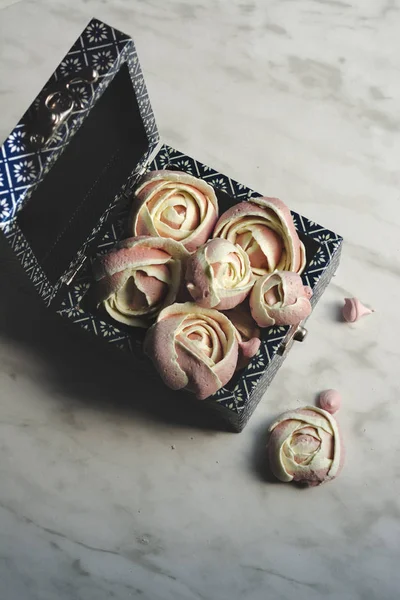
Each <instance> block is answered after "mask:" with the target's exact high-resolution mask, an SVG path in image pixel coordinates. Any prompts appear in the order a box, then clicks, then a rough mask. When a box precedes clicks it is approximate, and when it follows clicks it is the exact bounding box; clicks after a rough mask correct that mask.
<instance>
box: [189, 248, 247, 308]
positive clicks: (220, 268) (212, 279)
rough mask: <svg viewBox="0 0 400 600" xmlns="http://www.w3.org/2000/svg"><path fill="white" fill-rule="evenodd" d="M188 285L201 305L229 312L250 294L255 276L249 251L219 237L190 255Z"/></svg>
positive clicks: (193, 296)
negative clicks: (248, 254)
mask: <svg viewBox="0 0 400 600" xmlns="http://www.w3.org/2000/svg"><path fill="white" fill-rule="evenodd" d="M186 282H187V283H186V287H187V289H188V291H189V293H190V295H191V296H192V298H193V300H194V301H195V302H196V303H197V304H199V306H204V307H205V308H216V309H218V310H228V309H230V308H234V307H235V306H237V305H238V304H240V303H241V302H243V300H244V299H245V298H246V296H247V295H248V294H249V293H250V290H251V288H252V287H253V284H254V276H253V274H252V272H251V267H250V261H249V257H248V256H247V254H246V252H245V251H244V250H243V249H242V248H241V247H240V246H235V244H232V242H228V240H223V239H220V238H216V239H214V240H209V241H208V242H206V244H204V245H203V246H201V247H200V248H198V249H197V250H196V252H195V253H194V254H192V255H191V257H190V258H189V260H188V263H187V268H186Z"/></svg>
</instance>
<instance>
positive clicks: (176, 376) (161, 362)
mask: <svg viewBox="0 0 400 600" xmlns="http://www.w3.org/2000/svg"><path fill="white" fill-rule="evenodd" d="M144 351H145V353H146V354H147V355H148V356H149V357H150V358H151V360H152V361H153V363H154V365H155V367H156V369H157V370H158V372H159V374H160V375H161V377H162V379H163V380H164V382H165V383H166V385H168V387H170V388H172V389H173V390H181V389H186V390H189V391H191V392H194V393H195V394H196V396H197V398H198V399H199V400H204V399H205V398H208V396H211V395H212V394H214V393H215V392H217V391H218V390H219V389H220V388H221V387H223V386H224V385H225V384H226V383H228V381H229V380H230V379H231V377H232V375H233V374H234V372H235V367H236V363H237V360H238V338H237V333H236V330H235V327H234V326H233V324H232V323H231V321H230V320H229V319H228V318H227V317H226V316H225V315H223V314H222V313H220V312H218V311H217V310H214V309H207V308H201V307H200V306H198V305H197V304H195V303H194V302H185V303H184V304H173V305H172V306H168V307H167V308H164V310H163V311H161V313H160V314H159V315H158V318H157V322H156V323H155V324H154V325H153V326H152V327H151V328H150V329H149V330H148V332H147V334H146V338H145V342H144Z"/></svg>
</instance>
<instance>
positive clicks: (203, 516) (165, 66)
mask: <svg viewBox="0 0 400 600" xmlns="http://www.w3.org/2000/svg"><path fill="white" fill-rule="evenodd" d="M0 8H1V10H0V114H1V120H0V138H2V139H3V138H4V137H5V136H6V135H7V134H8V132H9V131H10V130H11V128H12V127H13V126H14V124H15V123H16V122H17V121H18V119H19V118H20V116H21V114H22V113H23V112H24V110H25V108H26V107H27V106H28V105H29V104H30V102H31V100H32V99H33V97H34V96H36V94H37V92H38V91H39V89H40V88H41V87H42V85H43V83H44V82H45V81H46V79H47V78H48V76H49V75H50V74H51V73H52V71H53V70H54V67H55V66H56V65H57V64H58V62H59V61H60V60H61V58H62V57H63V56H64V54H65V52H66V51H67V50H68V48H69V47H70V45H71V43H72V41H73V40H75V39H76V37H77V36H78V35H79V34H80V32H81V30H82V29H83V27H84V26H85V25H86V23H87V21H88V20H89V19H90V18H91V17H92V16H97V17H99V18H100V19H103V20H105V21H107V22H109V23H110V24H112V25H114V26H115V27H117V28H120V29H122V30H124V31H126V32H127V33H129V34H131V35H132V36H133V37H134V38H135V41H136V43H137V46H138V50H139V53H140V59H141V62H142V66H143V69H144V72H145V75H146V81H147V83H148V87H149V91H150V95H151V98H152V103H153V106H154V109H155V113H156V116H157V120H158V124H159V128H160V131H161V134H162V136H163V138H164V139H165V141H166V142H168V143H170V144H171V145H174V146H176V147H178V148H181V149H182V150H184V151H186V152H187V153H188V154H191V155H194V156H196V157H197V158H199V159H200V160H203V161H204V162H205V163H207V164H210V165H214V166H215V167H216V168H217V169H219V170H221V171H224V172H226V173H227V174H229V175H232V176H233V177H235V178H236V179H238V180H239V181H243V182H244V183H246V184H248V185H249V186H251V187H253V188H254V189H257V190H260V191H264V192H265V193H266V194H268V195H276V196H279V197H281V198H282V199H283V200H285V201H286V202H287V203H288V204H289V205H290V206H291V207H292V208H293V209H295V210H297V211H299V212H301V213H303V214H305V215H307V216H308V217H310V218H311V219H313V220H315V221H317V222H320V223H323V224H324V225H325V226H327V227H329V228H331V229H333V230H335V231H338V232H339V233H341V234H342V235H343V236H344V237H345V240H346V244H345V248H344V252H343V259H342V264H341V267H340V269H339V271H338V274H337V276H336V277H335V279H334V280H333V283H332V284H331V286H330V287H329V289H328V291H327V292H326V294H325V295H324V297H323V299H322V301H321V302H320V304H319V305H318V307H317V308H316V310H315V314H314V315H313V316H312V318H311V319H310V321H309V330H310V334H309V337H308V339H307V341H306V342H305V343H304V345H303V346H300V345H298V346H297V347H296V348H294V349H293V350H292V351H291V355H290V357H289V358H288V360H287V361H286V363H285V364H284V366H283V368H282V369H281V371H280V373H279V374H278V375H277V377H276V379H275V380H274V382H273V385H272V386H271V388H270V389H269V391H268V393H267V394H266V397H265V398H264V400H263V402H262V403H261V404H260V406H259V408H258V409H257V411H256V413H255V415H254V416H253V418H252V420H251V422H250V424H249V425H248V427H247V428H246V430H245V431H244V432H243V433H242V434H240V435H233V434H227V433H221V432H218V431H214V430H211V429H209V428H207V426H206V423H203V425H202V424H201V423H199V422H198V420H196V419H194V418H193V423H189V424H188V423H185V421H184V419H183V418H182V417H181V416H180V415H179V412H176V414H173V415H172V416H170V417H168V418H167V415H166V411H165V407H163V404H162V401H161V402H158V403H157V402H153V401H151V402H150V401H148V400H147V398H146V397H145V393H144V392H143V391H141V390H138V389H137V385H135V382H134V381H131V379H130V377H129V364H128V362H127V360H122V362H120V363H119V362H118V360H117V358H116V356H115V354H114V353H112V352H109V350H108V349H106V348H104V347H103V346H101V345H100V346H99V345H98V344H97V342H95V341H92V340H91V339H89V338H87V337H86V336H85V335H84V333H83V332H77V331H75V330H72V329H71V328H70V326H69V325H68V324H67V323H63V322H60V321H59V320H58V319H56V318H55V317H54V316H53V315H51V314H50V313H48V312H47V311H46V310H45V309H44V308H43V307H42V305H41V303H40V301H39V300H38V299H37V298H36V297H35V296H34V295H33V293H32V291H31V289H30V288H29V286H27V284H26V283H25V282H24V280H23V278H22V276H21V277H18V276H17V275H16V274H14V271H13V270H12V268H11V264H10V262H9V259H8V258H7V256H6V255H5V254H4V252H3V249H2V250H1V258H0V269H1V275H2V278H1V291H2V293H1V301H0V302H1V304H0V446H1V452H0V582H1V591H0V597H1V600H71V599H79V600H102V599H103V598H116V599H117V600H125V599H127V598H140V599H146V600H147V599H149V600H200V599H207V600H228V599H229V600H231V599H236V598H237V599H239V598H246V599H247V600H264V599H265V598H271V599H274V600H286V599H290V598H293V597H295V598H298V599H301V600H303V599H304V600H305V599H307V600H317V599H319V598H327V599H329V600H336V599H338V600H339V599H340V600H375V599H376V600H392V599H394V598H397V597H398V589H399V585H400V571H399V568H398V557H399V551H400V542H399V540H400V502H399V497H400V467H399V461H398V456H399V454H400V448H399V446H400V442H399V439H400V438H399V435H398V427H399V425H398V424H399V417H400V404H399V396H400V385H399V379H398V365H399V360H400V347H399V343H398V333H399V317H398V299H399V298H400V259H399V252H400V242H399V233H400V191H399V190H400V173H399V164H398V163H399V156H400V116H399V114H400V113H399V100H400V77H399V70H400V38H399V35H398V32H399V28H400V3H399V2H398V1H396V0H363V1H361V0H325V1H324V0H298V1H293V0H280V1H278V0H271V1H268V2H266V1H263V0H257V1H253V0H241V1H238V0H231V1H228V0H215V1H214V2H212V3H211V2H206V1H205V0H199V1H197V2H189V1H182V0H181V1H179V2H178V1H176V0H171V1H169V2H164V1H162V0H148V1H139V0H113V1H111V0H103V1H100V0H87V1H83V0H82V1H79V0H72V1H69V0H56V1H51V0H26V1H25V0H22V1H19V2H18V1H14V0H0ZM347 295H355V296H358V297H360V299H361V300H362V301H363V302H364V303H366V304H368V305H370V306H372V307H373V308H375V310H376V312H375V313H374V314H373V315H372V316H370V317H368V318H365V319H364V320H362V321H360V322H359V323H358V324H355V325H346V324H343V323H341V322H339V321H338V318H337V316H338V307H339V306H340V305H341V303H342V301H343V297H344V296H347ZM106 360H109V361H110V362H109V368H108V370H106V371H105V369H104V364H105V361H106ZM329 387H335V388H337V389H339V390H341V392H342V394H343V398H344V401H343V407H342V409H341V411H340V413H339V414H338V418H339V420H340V423H341V425H342V428H343V433H344V436H345V439H346V446H347V463H346V467H345V469H344V471H343V473H342V475H341V476H340V478H338V479H337V481H335V482H333V483H332V484H328V485H326V486H322V487H321V488H318V489H313V490H309V491H299V490H298V489H295V488H293V487H291V486H289V485H279V484H272V483H271V482H269V481H266V480H265V474H264V468H263V458H264V446H265V440H266V428H267V426H268V423H269V422H270V421H271V420H272V419H273V418H274V417H275V416H276V415H277V414H278V413H279V412H281V411H282V410H285V409H287V408H290V407H296V406H300V405H301V404H307V403H312V402H313V401H314V399H315V396H316V393H317V392H319V391H320V390H321V389H325V388H329ZM141 392H143V393H142V396H143V397H142V398H139V396H140V394H141Z"/></svg>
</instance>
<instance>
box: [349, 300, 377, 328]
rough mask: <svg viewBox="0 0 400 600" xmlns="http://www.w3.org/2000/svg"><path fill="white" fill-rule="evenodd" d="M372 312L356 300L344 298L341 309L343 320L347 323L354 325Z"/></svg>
mask: <svg viewBox="0 0 400 600" xmlns="http://www.w3.org/2000/svg"><path fill="white" fill-rule="evenodd" d="M373 312H374V311H373V310H371V309H370V308H367V307H366V306H364V304H362V303H361V302H360V301H359V300H358V298H345V299H344V306H343V309H342V314H343V318H344V320H345V321H347V322H348V323H355V321H358V320H359V319H361V317H363V316H364V315H370V314H371V313H373Z"/></svg>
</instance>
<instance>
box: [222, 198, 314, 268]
mask: <svg viewBox="0 0 400 600" xmlns="http://www.w3.org/2000/svg"><path fill="white" fill-rule="evenodd" d="M213 237H215V238H216V237H222V238H225V239H227V240H229V241H230V242H232V243H234V244H239V246H241V247H242V248H243V250H245V251H246V252H247V254H248V255H249V259H250V264H251V267H252V269H253V273H254V274H255V275H257V276H261V275H266V274H268V273H272V272H273V271H276V270H279V271H294V272H295V273H301V272H302V271H303V269H304V267H305V264H306V254H305V248H304V245H303V243H302V242H301V241H300V239H299V236H298V234H297V231H296V229H295V227H294V223H293V218H292V215H291V214H290V211H289V209H288V208H287V206H286V205H285V204H284V203H283V202H282V201H281V200H278V198H252V199H251V201H249V202H240V203H239V204H236V205H235V206H232V207H231V208H229V209H228V210H227V211H226V212H224V214H223V215H221V217H220V218H219V220H218V222H217V224H216V226H215V228H214V234H213Z"/></svg>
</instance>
